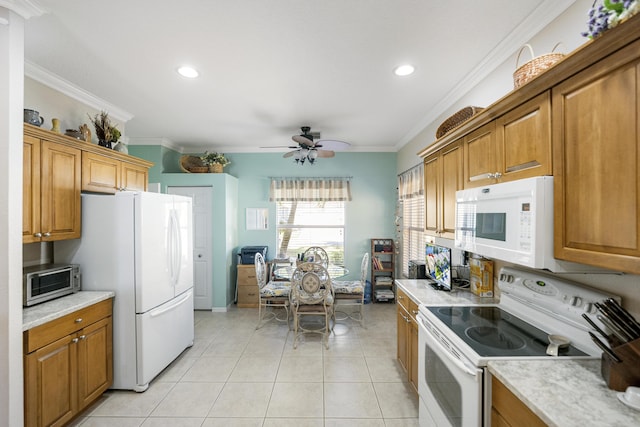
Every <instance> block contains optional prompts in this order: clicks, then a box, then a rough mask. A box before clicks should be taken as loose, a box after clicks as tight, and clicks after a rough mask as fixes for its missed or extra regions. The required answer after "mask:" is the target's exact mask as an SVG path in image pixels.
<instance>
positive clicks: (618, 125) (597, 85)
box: [552, 40, 640, 274]
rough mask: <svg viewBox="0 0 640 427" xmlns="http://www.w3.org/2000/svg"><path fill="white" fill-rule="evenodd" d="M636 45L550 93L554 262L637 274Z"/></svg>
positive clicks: (639, 61)
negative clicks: (555, 260) (569, 262)
mask: <svg viewBox="0 0 640 427" xmlns="http://www.w3.org/2000/svg"><path fill="white" fill-rule="evenodd" d="M639 82H640V40H639V41H636V42H634V43H632V44H630V45H628V46H627V47H626V48H624V49H621V50H619V51H618V52H616V53H614V54H612V55H610V56H609V57H607V58H605V59H603V60H602V61H600V62H598V63H596V64H594V65H593V66H591V67H590V68H589V69H587V70H585V71H583V72H581V73H579V74H577V75H575V76H574V77H572V78H570V79H568V80H566V81H565V82H563V83H561V84H559V85H558V86H556V87H555V88H554V89H553V99H552V100H553V103H552V105H553V111H552V114H553V123H554V129H553V141H554V146H553V149H554V181H555V182H554V203H555V216H554V222H555V231H554V233H555V236H554V243H555V246H554V255H555V257H556V258H559V259H564V260H568V261H574V262H580V263H584V264H590V265H596V266H602V267H605V268H609V269H612V270H621V271H625V272H629V273H635V274H640V261H639V259H638V258H640V125H639V124H640V83H639Z"/></svg>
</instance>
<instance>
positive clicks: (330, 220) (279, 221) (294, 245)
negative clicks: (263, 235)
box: [269, 177, 351, 266]
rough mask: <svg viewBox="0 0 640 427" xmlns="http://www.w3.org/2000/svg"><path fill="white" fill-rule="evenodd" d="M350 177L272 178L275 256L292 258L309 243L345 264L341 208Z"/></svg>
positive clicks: (271, 194)
mask: <svg viewBox="0 0 640 427" xmlns="http://www.w3.org/2000/svg"><path fill="white" fill-rule="evenodd" d="M350 180H351V178H329V177H327V178H271V187H270V189H269V193H270V194H269V200H270V201H272V202H276V208H277V213H276V232H277V233H278V249H277V254H276V257H278V258H292V257H297V255H298V254H301V253H303V252H304V251H305V250H306V249H307V248H309V247H311V246H321V247H322V248H324V250H325V251H327V255H329V261H330V262H331V264H335V265H341V266H344V229H345V224H344V218H345V215H344V208H345V202H347V201H349V200H351V186H350V182H349V181H350Z"/></svg>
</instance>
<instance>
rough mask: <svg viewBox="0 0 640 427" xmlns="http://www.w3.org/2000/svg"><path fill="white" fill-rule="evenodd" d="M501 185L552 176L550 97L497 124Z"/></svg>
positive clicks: (540, 98)
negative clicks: (502, 183) (518, 180)
mask: <svg viewBox="0 0 640 427" xmlns="http://www.w3.org/2000/svg"><path fill="white" fill-rule="evenodd" d="M496 142H497V144H498V146H497V150H496V151H497V158H498V161H499V162H500V164H499V165H498V170H497V172H499V173H501V174H502V177H501V180H502V181H514V180H516V179H523V178H531V177H534V176H544V175H551V174H552V173H553V171H552V167H551V164H552V163H551V97H550V95H549V92H548V91H547V92H544V93H543V94H542V95H539V96H537V97H535V98H533V99H532V100H530V101H528V102H526V103H524V104H523V105H521V106H519V107H517V108H515V109H514V110H513V111H510V112H508V113H507V114H505V115H503V116H502V117H499V118H498V119H497V120H496Z"/></svg>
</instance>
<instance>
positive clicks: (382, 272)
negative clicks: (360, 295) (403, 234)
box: [371, 239, 396, 302]
mask: <svg viewBox="0 0 640 427" xmlns="http://www.w3.org/2000/svg"><path fill="white" fill-rule="evenodd" d="M395 259H396V253H395V247H394V244H393V239H371V286H372V290H373V298H372V301H373V302H388V301H394V300H395V284H394V280H395V267H396V265H395Z"/></svg>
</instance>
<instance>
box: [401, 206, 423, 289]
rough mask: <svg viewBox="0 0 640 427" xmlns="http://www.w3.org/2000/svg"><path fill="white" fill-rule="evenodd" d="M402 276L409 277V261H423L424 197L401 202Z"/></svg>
mask: <svg viewBox="0 0 640 427" xmlns="http://www.w3.org/2000/svg"><path fill="white" fill-rule="evenodd" d="M401 206H402V274H403V275H404V276H405V277H406V276H408V275H409V261H410V260H420V261H424V260H425V254H424V245H425V235H424V215H425V213H424V196H423V195H421V196H418V197H413V198H411V199H405V200H403V201H402V204H401Z"/></svg>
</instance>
